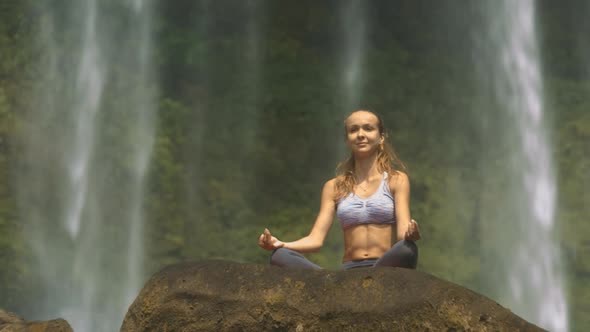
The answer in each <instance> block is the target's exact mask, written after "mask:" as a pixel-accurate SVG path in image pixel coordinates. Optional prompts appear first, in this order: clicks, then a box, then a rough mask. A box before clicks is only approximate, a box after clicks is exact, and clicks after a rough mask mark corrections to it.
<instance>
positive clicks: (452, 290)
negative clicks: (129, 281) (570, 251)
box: [121, 261, 543, 332]
mask: <svg viewBox="0 0 590 332" xmlns="http://www.w3.org/2000/svg"><path fill="white" fill-rule="evenodd" d="M266 330H272V331H297V332H300V331H543V330H542V329H540V328H539V327H537V326H535V325H533V324H530V323H528V322H526V321H525V320H523V319H522V318H520V317H518V316H516V315H515V314H513V313H512V312H510V311H509V310H507V309H505V308H503V307H502V306H500V305H499V304H497V303H496V302H494V301H492V300H490V299H488V298H486V297H484V296H482V295H479V294H477V293H475V292H472V291H470V290H468V289H466V288H463V287H461V286H458V285H455V284H453V283H450V282H447V281H444V280H441V279H438V278H436V277H433V276H431V275H429V274H426V273H423V272H420V271H415V270H407V269H401V268H378V269H360V270H351V271H307V270H296V269H281V268H277V267H271V266H264V265H249V264H238V263H231V262H224V261H204V262H197V263H184V264H177V265H172V266H169V267H167V268H164V269H163V270H162V271H160V272H158V273H157V274H155V275H154V276H153V277H152V278H151V279H150V280H149V281H148V282H147V284H146V285H145V287H144V288H143V290H142V291H141V293H140V294H139V296H138V297H137V299H136V300H135V301H134V302H133V304H132V305H131V307H130V308H129V311H128V312H127V315H126V317H125V320H124V321H123V325H122V327H121V331H125V332H136V331H266Z"/></svg>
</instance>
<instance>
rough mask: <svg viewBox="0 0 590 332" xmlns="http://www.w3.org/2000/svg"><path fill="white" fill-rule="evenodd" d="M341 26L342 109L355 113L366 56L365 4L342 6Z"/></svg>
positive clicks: (355, 3)
mask: <svg viewBox="0 0 590 332" xmlns="http://www.w3.org/2000/svg"><path fill="white" fill-rule="evenodd" d="M340 11H341V23H340V24H341V25H342V27H343V29H342V30H343V35H344V36H345V37H344V41H343V44H344V58H343V62H342V73H343V77H342V84H343V87H342V91H343V92H344V98H343V105H342V109H343V110H344V112H345V113H348V112H351V111H353V109H352V108H354V107H358V106H360V105H358V103H359V102H360V100H359V99H360V94H361V92H362V91H361V86H362V84H361V83H362V79H363V77H362V71H363V61H364V56H365V45H364V42H365V40H366V36H365V32H366V22H365V19H364V18H365V15H364V11H365V4H364V3H363V2H361V1H347V2H346V3H345V4H343V5H342V6H341V9H340Z"/></svg>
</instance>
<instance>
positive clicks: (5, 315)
mask: <svg viewBox="0 0 590 332" xmlns="http://www.w3.org/2000/svg"><path fill="white" fill-rule="evenodd" d="M0 332H72V327H71V326H70V324H68V322H67V321H65V320H63V319H61V318H58V319H52V320H48V321H39V322H26V321H25V320H24V319H22V318H21V317H19V316H17V315H16V314H13V313H11V312H8V311H4V310H2V309H0Z"/></svg>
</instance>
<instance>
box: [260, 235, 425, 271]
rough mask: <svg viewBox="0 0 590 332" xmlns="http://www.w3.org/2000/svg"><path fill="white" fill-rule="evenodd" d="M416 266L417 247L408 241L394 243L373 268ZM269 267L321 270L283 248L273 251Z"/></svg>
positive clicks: (350, 265)
mask: <svg viewBox="0 0 590 332" xmlns="http://www.w3.org/2000/svg"><path fill="white" fill-rule="evenodd" d="M354 262H355V261H353V262H352V264H347V266H348V268H354V267H355V264H354ZM417 264H418V246H416V243H414V242H413V241H409V240H401V241H398V242H396V243H395V244H394V245H393V246H392V247H391V248H390V249H389V250H388V251H386V252H385V254H383V256H381V257H380V258H379V259H378V260H377V261H376V262H375V263H374V265H372V266H373V267H382V266H388V267H403V268H407V269H415V268H416V265H417ZM270 265H275V266H280V267H293V268H300V269H310V270H321V269H322V268H321V267H320V266H319V265H317V264H314V263H312V262H311V261H310V260H308V259H307V258H305V256H303V255H302V254H300V253H298V252H297V251H294V250H291V249H285V248H279V249H276V250H275V251H273V253H272V255H271V256H270ZM361 266H362V267H366V266H367V264H366V263H365V264H362V265H359V266H357V267H361Z"/></svg>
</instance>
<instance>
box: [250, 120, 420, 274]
mask: <svg viewBox="0 0 590 332" xmlns="http://www.w3.org/2000/svg"><path fill="white" fill-rule="evenodd" d="M344 127H345V130H346V144H347V146H348V148H349V149H350V151H351V155H350V157H349V158H348V159H347V160H346V161H345V162H343V163H341V164H340V165H339V166H338V172H337V176H336V177H335V178H333V179H331V180H329V181H328V182H326V184H325V185H324V188H323V190H322V198H321V206H320V212H319V214H318V216H317V218H316V220H315V224H314V225H313V228H312V230H311V232H310V233H309V235H308V236H306V237H303V238H301V239H299V240H297V241H293V242H283V241H280V240H279V239H277V238H276V237H274V236H272V234H271V233H270V231H269V230H268V229H265V230H264V233H262V234H261V235H260V237H259V239H258V245H259V246H260V247H262V248H264V249H266V250H273V254H272V256H271V264H272V265H277V266H284V267H299V268H308V269H321V268H320V267H319V266H318V265H316V264H314V263H312V262H310V261H309V260H307V259H306V258H305V257H304V256H303V255H302V254H301V253H306V252H314V251H317V250H319V249H320V248H321V247H322V245H323V243H324V239H325V238H326V235H327V234H328V230H329V229H330V226H331V224H332V221H333V219H334V214H336V215H337V216H338V219H339V221H340V224H341V226H342V230H343V232H344V257H343V259H342V261H343V263H342V267H343V268H344V269H352V268H358V267H371V266H375V267H377V266H394V267H405V268H416V264H417V262H418V248H417V246H416V244H415V243H414V241H416V240H418V239H420V231H419V229H418V224H417V223H416V222H415V221H414V220H412V219H411V218H410V181H409V179H408V176H407V175H406V173H404V172H403V171H402V170H403V169H404V166H403V164H402V163H401V161H400V160H399V159H398V158H397V157H396V155H395V153H394V152H393V149H392V148H391V146H390V145H389V143H388V142H387V140H386V139H387V135H386V132H385V129H384V127H383V121H382V120H381V118H380V117H379V116H378V115H377V114H376V113H373V112H371V111H367V110H357V111H354V112H352V113H351V114H350V115H349V116H348V117H347V118H346V120H345V122H344ZM394 236H395V239H396V241H395V244H394V245H393V246H392V242H393V241H392V239H393V238H394Z"/></svg>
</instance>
